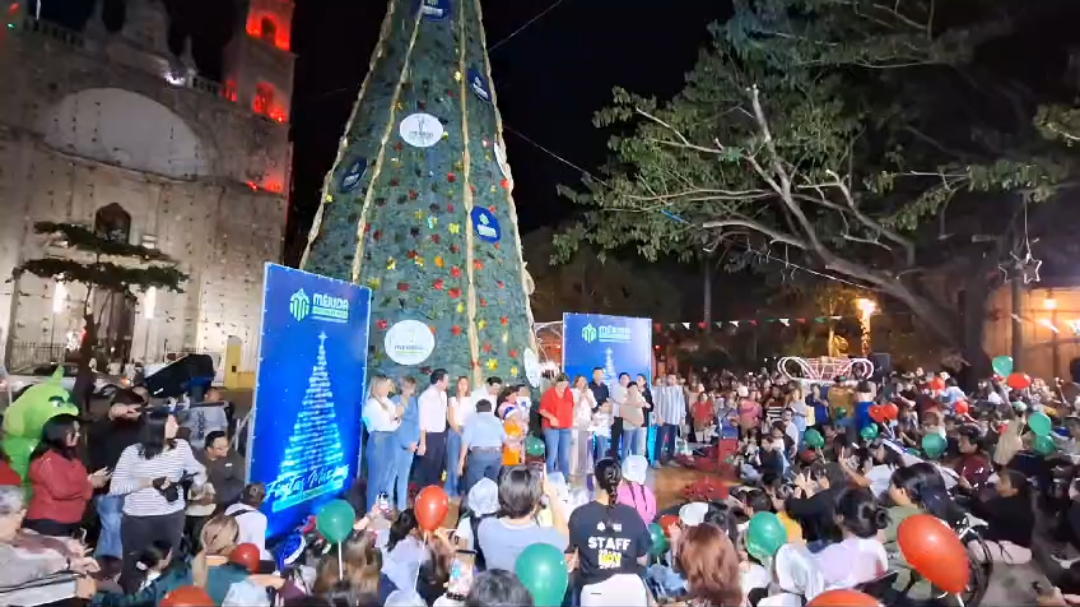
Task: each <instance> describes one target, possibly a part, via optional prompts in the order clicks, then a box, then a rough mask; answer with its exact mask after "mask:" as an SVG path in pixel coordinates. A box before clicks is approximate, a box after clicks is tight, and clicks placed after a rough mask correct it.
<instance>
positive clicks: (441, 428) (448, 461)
mask: <svg viewBox="0 0 1080 607" xmlns="http://www.w3.org/2000/svg"><path fill="white" fill-rule="evenodd" d="M606 379H607V378H606V376H605V372H604V369H602V368H600V367H597V368H596V369H594V370H593V373H592V379H591V381H589V380H586V378H585V377H584V376H577V377H575V378H574V380H573V382H571V381H570V378H569V377H568V376H566V375H559V376H557V377H555V378H554V380H553V382H552V383H551V386H550V387H548V388H547V389H546V390H544V392H543V394H542V395H541V397H540V401H539V405H538V406H536V407H534V406H533V403H532V398H531V392H530V389H529V387H528V386H525V385H522V386H504V385H503V382H502V380H501V379H499V378H498V377H489V378H487V380H486V381H485V382H484V383H483V384H482V385H480V386H476V387H474V386H472V385H471V383H470V381H469V378H467V377H459V378H457V379H456V380H452V378H451V377H450V374H449V373H447V371H446V370H444V369H436V370H435V371H433V372H432V373H431V376H430V377H429V378H428V386H427V387H426V388H424V389H423V391H420V392H419V393H417V391H418V387H417V381H416V379H414V378H413V377H406V378H404V379H403V380H401V382H400V386H398V389H397V394H396V395H393V396H391V394H392V393H393V392H394V382H393V380H391V379H390V378H388V377H385V376H378V377H376V378H375V379H374V380H373V381H372V382H371V393H370V397H369V398H368V400H367V402H366V404H365V405H364V412H363V417H364V424H365V428H366V429H367V433H368V438H367V444H366V447H365V451H364V453H365V459H366V462H367V478H368V485H367V502H368V506H369V507H371V506H373V505H374V504H375V502H376V500H377V499H378V497H379V495H380V494H385V495H386V497H387V498H388V499H389V500H392V501H393V502H394V503H395V504H397V505H399V506H400V505H404V504H407V500H408V485H409V480H410V478H412V477H414V478H415V480H416V481H417V484H418V485H419V486H421V487H424V486H429V485H440V486H444V487H445V489H446V492H447V494H448V495H449V496H450V497H458V496H462V495H464V494H465V493H467V492H468V490H469V488H470V487H471V486H473V485H474V484H475V483H476V482H478V481H479V480H480V479H482V478H490V479H492V480H496V479H497V478H498V472H499V470H500V469H501V468H502V466H504V465H514V464H518V463H522V462H523V461H524V455H525V454H524V451H525V441H526V439H527V438H528V436H529V435H532V436H536V437H538V438H542V440H543V444H544V446H545V449H544V451H545V454H546V466H547V471H548V472H549V473H552V474H554V473H559V474H561V475H562V477H563V479H565V481H566V482H568V483H569V482H573V481H578V482H580V481H582V480H584V479H585V478H586V477H587V476H588V475H589V474H590V473H591V471H592V468H593V464H594V462H596V461H599V460H600V459H602V458H604V457H605V456H610V457H613V458H615V459H616V460H620V461H621V460H622V459H624V458H626V457H627V456H631V455H640V456H646V455H647V459H648V460H649V461H651V462H652V464H653V466H659V465H663V464H665V463H668V462H670V461H671V460H672V459H673V458H674V455H675V450H676V437H677V436H678V435H679V433H680V428H683V427H684V424H685V422H686V421H687V419H688V415H689V414H690V410H689V409H688V398H687V391H686V386H684V385H682V384H680V382H679V381H678V379H677V377H676V376H675V375H669V376H666V377H663V378H661V379H659V380H657V382H656V385H650V384H649V380H648V378H647V377H646V376H645V375H638V376H637V377H636V378H632V377H631V376H630V374H628V373H620V374H619V376H618V378H617V380H616V381H614V382H611V383H610V384H609V383H607V382H606V381H605V380H606ZM683 432H684V434H685V435H686V437H689V436H691V435H690V434H689V432H690V431H689V427H688V426H687V427H685V429H684V430H683ZM414 464H415V465H414ZM414 475H415V476H414Z"/></svg>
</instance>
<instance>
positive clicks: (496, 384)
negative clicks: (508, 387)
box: [458, 377, 503, 428]
mask: <svg viewBox="0 0 1080 607" xmlns="http://www.w3.org/2000/svg"><path fill="white" fill-rule="evenodd" d="M502 387H503V382H502V380H501V379H499V378H498V377H489V378H487V381H485V382H484V385H483V386H480V387H479V388H477V389H475V390H473V392H472V402H473V410H474V411H475V410H476V403H478V402H480V401H482V400H486V401H488V402H490V403H491V404H492V405H493V406H495V407H496V408H498V406H499V404H500V403H499V392H502ZM467 421H469V420H468V418H466V419H462V420H458V423H460V424H461V427H462V428H464V427H465V422H467Z"/></svg>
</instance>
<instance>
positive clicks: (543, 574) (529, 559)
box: [514, 544, 570, 607]
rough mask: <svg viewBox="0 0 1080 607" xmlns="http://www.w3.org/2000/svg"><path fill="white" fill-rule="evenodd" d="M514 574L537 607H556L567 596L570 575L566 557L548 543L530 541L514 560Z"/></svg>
mask: <svg viewBox="0 0 1080 607" xmlns="http://www.w3.org/2000/svg"><path fill="white" fill-rule="evenodd" d="M514 573H516V574H517V576H518V579H519V580H521V583H522V584H524V585H525V588H527V589H528V591H529V594H531V595H532V597H533V603H535V604H536V605H537V607H559V605H562V604H563V598H564V597H565V596H566V587H567V586H568V585H569V583H570V575H569V574H568V573H567V571H566V557H565V556H564V555H563V552H562V550H559V549H558V548H556V547H555V546H552V545H551V544H533V545H531V546H529V547H528V548H526V549H525V550H524V551H523V552H522V553H521V556H519V557H518V559H517V562H516V563H514Z"/></svg>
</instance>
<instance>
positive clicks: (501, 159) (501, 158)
mask: <svg viewBox="0 0 1080 607" xmlns="http://www.w3.org/2000/svg"><path fill="white" fill-rule="evenodd" d="M495 162H497V163H498V164H499V172H500V173H502V176H503V177H505V178H506V179H508V180H510V181H513V180H514V176H513V175H511V174H510V165H509V164H507V163H506V148H505V147H504V146H503V142H502V140H501V139H500V140H499V141H496V142H495Z"/></svg>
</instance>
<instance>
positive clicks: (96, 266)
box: [13, 221, 188, 301]
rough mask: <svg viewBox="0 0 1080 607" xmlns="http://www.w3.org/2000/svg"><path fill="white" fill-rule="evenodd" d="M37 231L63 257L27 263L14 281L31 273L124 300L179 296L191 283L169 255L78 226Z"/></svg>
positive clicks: (43, 225) (47, 225) (50, 225)
mask: <svg viewBox="0 0 1080 607" xmlns="http://www.w3.org/2000/svg"><path fill="white" fill-rule="evenodd" d="M34 231H35V232H37V233H38V234H41V235H43V236H47V237H51V238H52V239H53V243H54V244H56V245H57V246H59V247H60V248H62V249H63V250H64V252H65V254H64V255H57V256H53V255H48V256H45V257H40V258H37V259H29V260H26V261H24V262H23V263H22V264H20V265H19V266H18V267H16V268H15V271H14V273H13V274H14V276H15V277H18V276H20V275H22V274H24V273H29V274H33V275H35V276H39V277H41V278H46V279H51V280H59V281H63V282H67V283H79V284H82V285H84V286H86V287H87V290H88V291H92V290H94V289H98V290H102V291H108V292H110V293H116V294H118V295H121V296H124V297H134V296H135V295H136V294H137V293H139V292H143V291H146V290H148V289H151V288H158V289H163V290H169V291H181V285H183V283H184V282H186V281H187V279H188V276H187V274H185V273H183V272H181V271H180V270H178V269H177V268H176V267H175V265H174V262H173V260H172V259H171V258H170V257H169V256H168V255H166V254H165V253H162V252H161V251H159V250H157V249H152V248H150V247H144V246H141V245H133V244H129V243H127V242H119V241H117V240H114V239H111V238H109V237H108V236H104V235H101V234H97V233H95V232H94V231H93V230H91V229H90V228H87V227H85V226H82V225H79V224H74V223H56V222H51V221H42V222H38V223H36V224H34ZM87 301H89V293H88V295H87Z"/></svg>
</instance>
